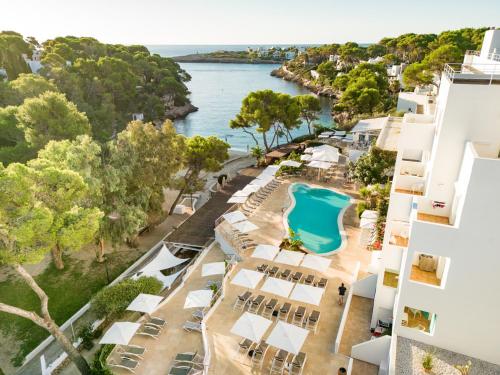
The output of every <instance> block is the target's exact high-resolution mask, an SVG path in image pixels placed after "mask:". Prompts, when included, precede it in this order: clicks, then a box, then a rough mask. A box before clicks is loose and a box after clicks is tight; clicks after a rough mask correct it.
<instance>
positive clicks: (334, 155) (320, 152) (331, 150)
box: [311, 145, 339, 163]
mask: <svg viewBox="0 0 500 375" xmlns="http://www.w3.org/2000/svg"><path fill="white" fill-rule="evenodd" d="M311 160H317V161H327V162H330V163H338V161H339V150H338V149H337V148H335V147H332V146H328V145H323V146H319V147H317V148H316V149H315V150H314V151H313V154H312V157H311Z"/></svg>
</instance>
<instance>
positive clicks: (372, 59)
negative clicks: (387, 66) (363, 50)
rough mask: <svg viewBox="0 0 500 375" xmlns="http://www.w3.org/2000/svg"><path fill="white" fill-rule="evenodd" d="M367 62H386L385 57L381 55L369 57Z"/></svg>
mask: <svg viewBox="0 0 500 375" xmlns="http://www.w3.org/2000/svg"><path fill="white" fill-rule="evenodd" d="M367 62H368V64H379V63H381V62H384V58H383V57H381V56H377V57H374V58H369V59H368V61H367Z"/></svg>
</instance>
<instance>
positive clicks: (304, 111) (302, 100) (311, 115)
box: [295, 95, 321, 134]
mask: <svg viewBox="0 0 500 375" xmlns="http://www.w3.org/2000/svg"><path fill="white" fill-rule="evenodd" d="M295 100H296V101H297V103H298V105H299V110H300V118H301V119H302V120H304V121H305V122H306V123H307V129H308V131H309V134H312V129H311V125H312V122H313V121H315V120H317V119H318V118H319V114H320V112H321V104H320V102H319V99H318V98H317V97H315V96H313V95H299V96H296V97H295Z"/></svg>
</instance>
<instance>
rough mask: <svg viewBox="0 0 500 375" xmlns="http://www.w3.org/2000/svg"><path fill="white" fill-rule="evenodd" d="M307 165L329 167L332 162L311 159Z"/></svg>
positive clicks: (321, 167) (319, 167)
mask: <svg viewBox="0 0 500 375" xmlns="http://www.w3.org/2000/svg"><path fill="white" fill-rule="evenodd" d="M307 166H308V167H311V168H318V169H329V168H330V167H331V166H332V163H328V162H326V161H319V160H313V161H311V162H309V164H307Z"/></svg>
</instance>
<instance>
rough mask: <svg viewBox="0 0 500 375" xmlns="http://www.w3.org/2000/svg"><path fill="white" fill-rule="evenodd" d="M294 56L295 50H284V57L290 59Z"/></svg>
mask: <svg viewBox="0 0 500 375" xmlns="http://www.w3.org/2000/svg"><path fill="white" fill-rule="evenodd" d="M294 58H295V51H287V52H285V59H287V60H292V59H294Z"/></svg>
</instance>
